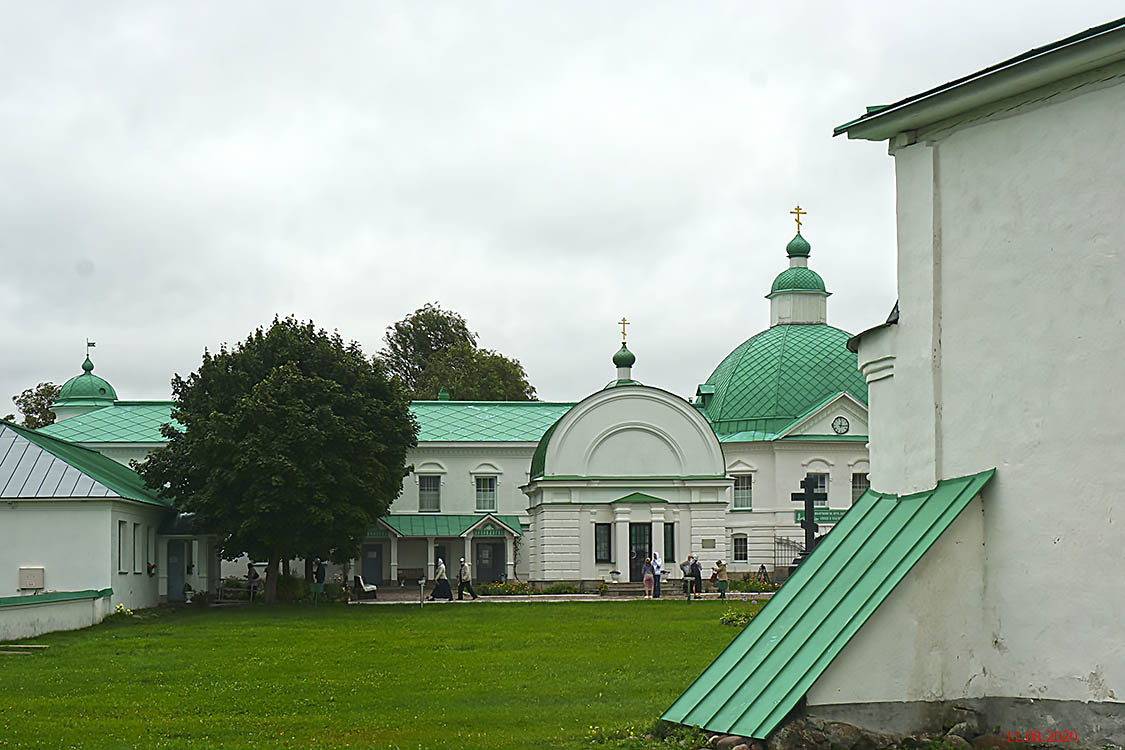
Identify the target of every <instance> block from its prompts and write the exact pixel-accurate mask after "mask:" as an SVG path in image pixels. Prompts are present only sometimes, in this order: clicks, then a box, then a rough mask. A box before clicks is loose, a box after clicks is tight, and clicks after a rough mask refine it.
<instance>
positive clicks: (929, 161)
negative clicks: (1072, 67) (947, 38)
mask: <svg viewBox="0 0 1125 750" xmlns="http://www.w3.org/2000/svg"><path fill="white" fill-rule="evenodd" d="M1122 76H1125V66H1120V65H1119V66H1117V67H1116V68H1114V69H1112V70H1102V71H1097V72H1095V73H1092V74H1089V75H1086V76H1083V77H1082V78H1080V79H1072V80H1069V81H1065V82H1062V83H1060V84H1058V85H1055V86H1054V87H1052V88H1051V89H1050V90H1044V91H1038V92H1034V93H1033V94H1032V95H1028V96H1026V97H1024V98H1023V100H1022V101H1006V102H999V103H997V104H996V105H994V106H993V107H991V109H990V110H989V111H981V112H975V113H972V114H971V115H969V116H966V117H964V118H961V121H960V122H958V123H950V124H946V125H944V126H942V128H941V129H940V130H934V131H932V132H928V133H927V132H922V133H919V134H918V136H917V142H916V143H913V144H911V145H908V146H903V147H899V148H898V149H897V150H895V151H894V156H895V165H896V174H897V180H898V221H899V296H900V301H899V308H900V313H901V315H900V322H899V324H898V325H897V326H892V327H890V328H888V329H885V330H883V331H879V332H876V333H873V334H871V335H869V336H865V337H864V339H863V341H862V343H861V348H860V365H861V368H863V369H864V371H865V372H866V373H868V379H869V381H870V382H871V394H870V399H871V423H872V433H871V436H872V452H871V457H872V469H873V473H872V478H873V484H874V486H875V487H876V488H877V489H880V490H884V491H891V492H910V491H913V490H918V489H923V488H928V487H932V486H934V484H935V481H936V479H938V478H944V477H955V476H961V475H966V474H970V473H974V472H977V471H981V470H983V469H987V468H991V467H996V468H997V473H996V477H995V478H994V479H993V481H992V482H991V483H990V484H989V485H988V486H987V487H986V488H985V490H984V492H983V499H982V501H980V502H974V504H973V505H971V506H970V507H969V509H967V510H966V511H965V513H964V514H963V517H962V518H961V519H959V520H958V521H957V523H956V524H955V526H954V527H953V528H951V529H950V530H949V532H947V534H946V536H945V537H944V538H943V539H941V540H940V541H939V543H938V544H937V545H935V547H934V548H933V549H932V550H931V551H930V553H928V554H927V555H926V557H924V558H923V560H922V562H921V563H920V564H919V566H918V568H917V569H916V571H915V572H912V573H911V574H910V575H909V576H908V577H907V578H906V580H904V581H903V583H902V584H900V586H899V589H900V590H896V591H895V592H894V594H892V597H891V599H890V600H888V602H887V604H885V605H884V607H883V610H886V611H885V612H884V611H882V610H881V611H880V612H877V613H876V615H875V616H874V617H872V619H871V621H869V622H868V623H867V624H866V625H865V626H864V628H863V629H862V630H861V631H860V633H859V634H858V635H857V637H856V640H855V643H856V645H855V647H854V648H853V647H849V648H848V649H846V650H845V652H844V654H842V655H841V657H840V658H839V659H837V663H835V664H833V665H832V667H831V668H830V669H829V670H828V672H826V673H825V675H824V676H823V677H822V678H821V679H820V680H819V681H818V683H817V685H816V686H815V688H814V690H813V691H812V692H811V693H810V703H815V702H817V701H820V702H855V701H872V700H875V701H878V700H885V701H899V700H912V699H935V698H946V699H949V698H958V697H962V696H973V695H981V694H983V695H989V696H1010V697H1026V698H1034V699H1044V698H1047V699H1053V700H1066V701H1121V700H1122V699H1123V698H1125V645H1123V642H1122V639H1121V638H1120V623H1121V622H1122V621H1123V620H1125V579H1123V578H1122V577H1121V576H1120V575H1118V572H1117V568H1116V562H1117V561H1119V560H1120V559H1121V552H1122V548H1123V546H1125V545H1123V542H1125V537H1123V533H1122V530H1121V529H1122V525H1121V521H1122V519H1121V508H1120V502H1119V500H1120V496H1121V493H1120V488H1119V485H1120V480H1119V478H1118V476H1117V474H1118V467H1119V466H1120V465H1121V464H1122V460H1123V459H1125V418H1123V417H1122V415H1123V414H1125V389H1123V388H1122V387H1121V384H1122V383H1123V382H1125V358H1123V357H1122V352H1125V306H1123V305H1122V293H1123V292H1125V259H1123V257H1122V253H1123V249H1125V222H1123V221H1122V215H1123V213H1122V194H1123V191H1125V171H1123V169H1122V165H1123V164H1125V128H1123V127H1121V122H1122V118H1121V113H1122V112H1125V85H1122V83H1121V82H1122V81H1123V80H1125V78H1123V77H1122ZM890 357H893V360H892V359H889V358H890ZM892 366H893V370H891V372H893V375H891V377H889V378H887V377H886V375H887V374H888V368H889V367H892ZM876 374H879V375H880V376H882V379H879V380H872V377H873V376H874V375H876ZM965 515H968V516H971V518H969V519H966V518H964V516H965ZM958 549H960V550H963V552H958V551H956V550H958ZM969 550H973V551H972V552H969ZM966 566H971V570H970V573H971V574H970V573H967V572H966V571H965V570H964V569H963V568H965V567H966ZM978 569H979V570H980V571H982V572H980V573H977V570H978ZM976 575H979V577H980V580H974V579H973V576H976ZM949 581H957V582H959V583H960V585H961V587H959V588H954V589H950V588H949V586H948V582H949ZM976 613H979V617H980V623H979V624H977V623H975V622H974V621H973V618H974V617H975V616H977V615H976ZM894 664H898V665H899V666H898V668H897V669H895V668H893V667H892V665H894ZM872 665H875V666H874V667H873V666H872ZM878 665H884V667H885V668H878Z"/></svg>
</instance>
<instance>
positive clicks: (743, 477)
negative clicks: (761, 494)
mask: <svg viewBox="0 0 1125 750" xmlns="http://www.w3.org/2000/svg"><path fill="white" fill-rule="evenodd" d="M753 498H754V477H753V475H751V474H735V476H734V507H735V508H743V509H749V508H751V507H752V506H753Z"/></svg>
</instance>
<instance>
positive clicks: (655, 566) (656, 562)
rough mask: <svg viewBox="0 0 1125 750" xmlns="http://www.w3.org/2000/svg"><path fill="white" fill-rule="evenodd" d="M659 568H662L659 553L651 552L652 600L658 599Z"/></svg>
mask: <svg viewBox="0 0 1125 750" xmlns="http://www.w3.org/2000/svg"><path fill="white" fill-rule="evenodd" d="M661 567H662V566H661V562H660V553H659V552H657V551H656V550H653V551H652V574H653V578H654V580H653V590H652V598H653V599H659V598H660V569H661Z"/></svg>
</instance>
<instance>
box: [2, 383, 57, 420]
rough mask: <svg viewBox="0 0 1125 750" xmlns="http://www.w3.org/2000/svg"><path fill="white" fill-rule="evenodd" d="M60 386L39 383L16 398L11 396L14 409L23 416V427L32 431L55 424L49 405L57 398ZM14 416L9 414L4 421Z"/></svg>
mask: <svg viewBox="0 0 1125 750" xmlns="http://www.w3.org/2000/svg"><path fill="white" fill-rule="evenodd" d="M60 388H62V386H59V385H55V384H54V383H50V382H48V383H40V384H39V385H37V386H35V387H34V388H28V389H26V390H24V392H23V393H21V394H20V395H18V396H12V401H15V402H16V408H17V409H19V410H20V413H21V414H23V426H24V427H27V428H30V429H32V430H37V429H39V428H40V427H46V426H47V425H49V424H54V423H55V415H54V414H52V413H51V404H53V403H55V399H57V398H58V397H59V389H60ZM13 416H14V415H11V414H9V415H8V416H7V417H5V419H8V420H11V419H12V418H13Z"/></svg>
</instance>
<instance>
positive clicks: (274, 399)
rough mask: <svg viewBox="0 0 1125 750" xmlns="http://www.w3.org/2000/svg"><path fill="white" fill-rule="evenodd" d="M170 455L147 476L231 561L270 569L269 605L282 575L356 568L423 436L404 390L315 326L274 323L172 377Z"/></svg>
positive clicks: (164, 453) (154, 462)
mask: <svg viewBox="0 0 1125 750" xmlns="http://www.w3.org/2000/svg"><path fill="white" fill-rule="evenodd" d="M172 393H173V398H174V399H175V405H174V407H173V410H172V416H173V418H174V419H175V420H176V421H177V422H179V424H180V425H182V429H176V428H173V427H171V426H165V427H164V428H163V433H164V436H165V437H166V438H168V444H167V445H166V446H164V447H163V448H160V449H158V450H156V451H154V452H153V453H152V454H150V456H149V457H148V459H147V460H146V461H145V462H144V463H143V464H139V465H138V466H137V467H136V468H137V470H138V471H139V472H140V473H141V474H142V476H143V477H144V479H145V482H146V483H147V484H148V485H149V486H150V487H152V488H154V489H157V490H158V491H159V492H160V493H161V494H162V495H163V496H164V497H168V498H171V499H173V500H174V501H175V503H176V505H177V507H179V508H180V509H181V510H184V511H188V512H192V513H194V514H195V521H196V523H197V524H198V525H199V527H200V528H201V529H203V530H204V531H208V532H211V533H215V534H217V535H218V536H219V538H220V539H221V552H222V554H223V555H224V557H227V558H228V559H233V558H234V557H237V556H238V555H240V554H242V553H248V554H250V555H251V557H253V558H257V559H262V558H264V559H266V560H268V564H267V567H266V601H273V599H274V598H275V596H276V586H277V578H278V564H279V562H280V560H282V559H287V558H289V557H294V556H303V557H309V556H312V555H320V556H325V557H332V558H334V559H337V560H343V559H349V558H351V557H353V556H354V553H355V551H356V549H357V548H358V546H359V543H360V540H361V538H362V537H363V536H364V535H365V534H366V531H367V529H368V528H369V527H370V526H371V525H372V524H373V522H374V520H375V519H376V518H378V517H379V516H381V515H383V514H384V513H386V511H387V509H388V507H389V506H390V504H391V502H392V501H393V500H394V498H395V497H396V496H397V495H398V493H399V490H400V488H401V483H402V478H403V476H405V474H406V453H407V451H408V450H409V449H410V448H411V447H413V446H414V445H415V440H416V435H417V425H416V424H415V423H414V420H413V418H412V417H411V415H410V412H409V404H408V402H407V400H406V398H405V396H404V394H403V393H402V390H401V388H400V387H399V385H398V384H397V383H396V382H394V380H393V379H392V378H391V377H389V375H388V374H387V372H386V370H385V368H384V366H383V364H382V363H381V362H380V361H379V360H377V359H376V360H372V359H369V358H368V357H366V356H365V355H364V353H363V351H362V350H361V349H360V348H359V346H358V345H357V344H355V343H345V342H344V341H343V340H342V339H341V338H340V335H339V334H338V333H332V334H329V333H327V332H326V331H324V330H323V329H319V328H317V327H316V326H315V325H314V324H313V323H312V321H309V322H304V321H298V320H296V319H294V318H292V317H289V318H285V319H284V320H279V319H277V318H275V319H274V321H273V324H272V325H271V326H270V327H269V328H268V329H264V330H263V329H262V328H259V329H257V330H256V331H254V333H253V334H251V335H250V336H249V337H248V338H247V339H246V340H245V341H243V342H241V343H239V344H237V345H236V346H234V347H230V348H228V347H227V346H226V345H224V346H222V347H221V348H220V349H219V351H218V352H217V353H215V354H211V353H209V352H206V351H205V352H204V354H203V362H202V364H201V365H200V367H199V370H197V371H196V372H193V373H191V374H190V375H189V376H188V377H187V378H181V377H180V376H179V375H176V376H175V377H174V378H173V379H172Z"/></svg>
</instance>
